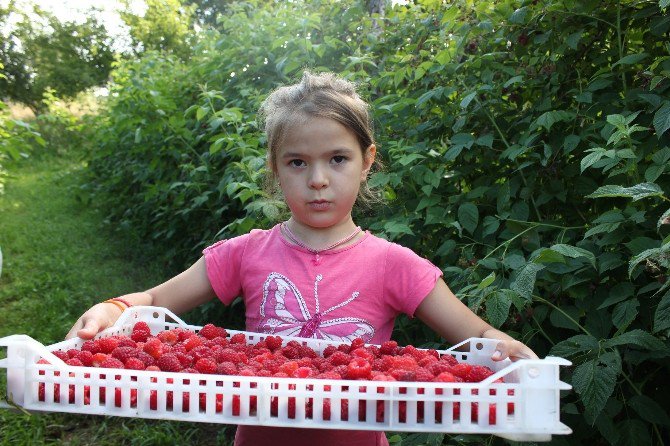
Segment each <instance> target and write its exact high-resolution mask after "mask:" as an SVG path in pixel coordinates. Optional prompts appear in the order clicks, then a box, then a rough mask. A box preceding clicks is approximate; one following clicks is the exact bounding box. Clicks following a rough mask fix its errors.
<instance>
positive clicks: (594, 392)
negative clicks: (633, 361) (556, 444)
mask: <svg viewBox="0 0 670 446" xmlns="http://www.w3.org/2000/svg"><path fill="white" fill-rule="evenodd" d="M619 373H621V359H620V358H619V356H618V354H615V353H605V354H604V355H602V356H601V357H600V358H598V359H592V360H590V361H587V362H585V363H583V364H581V365H579V366H577V368H576V369H575V372H574V373H573V375H572V385H573V386H574V388H575V391H576V392H577V394H578V395H579V397H580V399H581V400H582V402H583V403H584V409H585V413H584V415H585V416H586V418H587V420H589V421H590V422H591V423H593V422H594V421H595V419H596V418H597V417H598V415H599V414H600V412H602V410H603V408H604V407H605V403H607V400H608V399H609V397H610V396H611V395H612V393H613V392H614V386H615V385H616V380H617V377H618V376H619Z"/></svg>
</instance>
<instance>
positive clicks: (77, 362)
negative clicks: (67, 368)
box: [65, 358, 84, 367]
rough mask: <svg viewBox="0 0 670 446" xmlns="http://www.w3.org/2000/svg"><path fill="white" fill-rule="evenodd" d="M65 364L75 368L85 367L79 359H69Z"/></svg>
mask: <svg viewBox="0 0 670 446" xmlns="http://www.w3.org/2000/svg"><path fill="white" fill-rule="evenodd" d="M65 364H67V365H73V366H78V367H83V366H84V363H83V362H81V361H80V360H79V359H77V358H70V359H68V360H67V361H65Z"/></svg>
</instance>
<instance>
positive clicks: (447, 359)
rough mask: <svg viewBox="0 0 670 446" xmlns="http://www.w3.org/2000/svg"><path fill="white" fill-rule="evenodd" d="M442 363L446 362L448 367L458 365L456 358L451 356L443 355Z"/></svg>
mask: <svg viewBox="0 0 670 446" xmlns="http://www.w3.org/2000/svg"><path fill="white" fill-rule="evenodd" d="M440 362H444V363H446V364H447V365H449V366H452V367H453V366H455V365H456V364H458V361H457V360H456V358H454V357H453V356H451V355H442V356H441V357H440Z"/></svg>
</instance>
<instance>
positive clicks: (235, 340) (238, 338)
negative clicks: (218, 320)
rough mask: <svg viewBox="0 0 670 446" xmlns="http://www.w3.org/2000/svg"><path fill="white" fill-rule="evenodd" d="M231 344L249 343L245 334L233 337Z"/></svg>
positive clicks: (237, 334)
mask: <svg viewBox="0 0 670 446" xmlns="http://www.w3.org/2000/svg"><path fill="white" fill-rule="evenodd" d="M230 343H231V344H246V343H247V337H246V336H245V335H244V333H236V334H234V335H233V337H231V338H230Z"/></svg>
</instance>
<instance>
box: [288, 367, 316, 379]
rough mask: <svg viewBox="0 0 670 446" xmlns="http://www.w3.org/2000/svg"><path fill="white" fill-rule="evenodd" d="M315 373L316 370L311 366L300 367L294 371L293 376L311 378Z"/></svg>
mask: <svg viewBox="0 0 670 446" xmlns="http://www.w3.org/2000/svg"><path fill="white" fill-rule="evenodd" d="M314 375H315V373H314V370H313V369H311V368H309V367H298V368H297V369H295V372H293V376H294V377H296V378H310V377H312V376H314Z"/></svg>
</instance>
